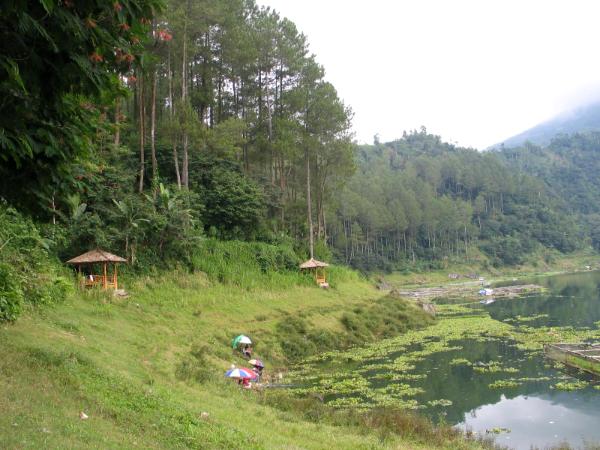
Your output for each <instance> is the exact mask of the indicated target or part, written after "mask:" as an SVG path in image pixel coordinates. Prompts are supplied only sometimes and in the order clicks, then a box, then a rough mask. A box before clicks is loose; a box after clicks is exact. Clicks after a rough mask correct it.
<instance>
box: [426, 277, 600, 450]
mask: <svg viewBox="0 0 600 450" xmlns="http://www.w3.org/2000/svg"><path fill="white" fill-rule="evenodd" d="M525 282H526V283H530V282H533V283H537V284H541V285H543V286H545V287H546V288H547V289H548V291H547V292H544V293H540V294H535V295H530V296H527V297H525V298H521V299H518V300H498V301H497V302H495V303H492V304H490V305H485V306H484V305H476V306H474V307H478V308H485V309H486V310H487V311H488V312H489V314H490V315H491V317H492V318H493V319H495V320H500V321H504V320H511V319H514V318H516V317H517V316H520V317H531V316H538V315H544V317H540V318H538V319H536V320H534V321H531V322H527V323H526V324H527V325H528V326H533V327H535V326H572V327H575V328H584V327H587V328H592V327H596V325H595V322H597V321H599V320H600V272H588V273H581V274H569V275H559V276H553V277H545V278H539V279H532V280H526V281H525ZM459 344H460V345H461V346H462V347H463V349H462V350H460V351H454V352H447V353H442V354H437V355H432V357H431V358H428V359H427V360H426V361H423V362H422V364H421V365H420V366H419V367H417V371H429V374H428V377H427V379H426V380H423V381H422V383H421V384H422V387H423V388H425V390H426V393H425V394H423V395H422V398H421V399H418V400H420V401H422V400H430V399H431V400H433V399H435V398H447V399H450V400H452V401H453V404H452V405H451V406H450V407H446V408H443V410H441V409H438V410H430V411H429V412H428V414H429V415H430V416H432V418H433V419H434V420H436V419H439V417H444V418H445V420H446V421H447V422H449V423H452V424H457V426H459V427H461V428H465V429H471V430H473V431H476V432H478V433H480V434H485V432H486V430H488V429H492V428H506V429H509V430H510V433H501V434H500V435H498V437H497V438H496V440H497V442H498V443H499V444H503V445H506V446H509V447H512V448H517V449H529V448H531V447H532V446H536V447H540V448H544V447H546V446H550V445H553V444H559V443H561V442H565V441H566V442H568V443H569V444H570V445H571V446H573V447H579V446H581V447H583V446H584V444H585V443H589V442H600V391H598V390H597V389H594V388H593V387H592V386H589V387H587V388H585V389H583V390H577V391H572V392H564V391H557V390H554V389H551V386H552V385H553V384H554V383H556V381H557V379H556V378H557V377H559V376H561V375H563V373H561V372H557V371H556V370H555V369H553V368H551V367H549V366H548V364H547V361H545V360H544V358H543V356H533V357H532V358H529V357H527V356H526V355H525V353H523V352H521V351H519V350H518V349H516V348H515V347H514V346H513V345H512V344H511V343H510V342H502V341H491V342H476V341H461V342H460V343H459ZM458 357H462V358H467V359H468V360H469V361H482V362H486V361H494V360H499V361H501V362H502V365H503V366H507V367H515V368H518V369H519V373H518V374H516V376H517V377H519V378H521V377H531V378H539V377H550V378H552V380H551V381H534V382H526V383H524V384H523V385H521V386H519V387H516V388H508V389H490V388H488V386H487V385H488V384H489V383H491V382H493V381H496V380H501V379H508V378H511V377H515V374H506V373H491V374H485V375H483V376H482V374H477V376H474V375H473V368H472V367H468V366H457V367H456V366H455V367H451V366H450V365H449V364H448V363H449V362H450V361H451V360H452V359H453V358H458ZM569 374H570V375H574V376H576V377H578V378H580V379H582V380H590V377H588V376H587V375H582V374H580V373H572V372H571V373H569ZM436 415H437V417H436Z"/></svg>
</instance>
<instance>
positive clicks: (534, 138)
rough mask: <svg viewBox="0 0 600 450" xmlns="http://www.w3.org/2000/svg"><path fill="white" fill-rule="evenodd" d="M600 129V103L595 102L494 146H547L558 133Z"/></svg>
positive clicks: (566, 133) (564, 133) (566, 112)
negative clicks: (529, 144) (527, 144)
mask: <svg viewBox="0 0 600 450" xmlns="http://www.w3.org/2000/svg"><path fill="white" fill-rule="evenodd" d="M598 130H600V103H598V102H595V103H591V104H588V105H585V106H582V107H579V108H576V109H574V110H571V111H565V112H564V113H562V114H559V115H558V116H556V117H554V118H553V119H550V120H547V121H545V122H542V123H540V124H539V125H536V126H534V127H533V128H530V129H528V130H525V131H523V132H522V133H519V134H517V135H516V136H512V137H509V138H507V139H505V140H504V141H503V142H502V143H499V144H497V145H495V146H493V147H495V148H498V147H505V148H510V147H517V146H520V145H524V144H525V143H526V142H529V143H532V144H535V145H542V146H547V145H549V144H550V142H551V141H552V140H553V139H554V138H556V137H558V135H568V134H573V133H585V132H591V131H598Z"/></svg>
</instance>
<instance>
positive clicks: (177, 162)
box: [167, 45, 181, 189]
mask: <svg viewBox="0 0 600 450" xmlns="http://www.w3.org/2000/svg"><path fill="white" fill-rule="evenodd" d="M167 73H168V77H169V107H170V114H171V123H172V126H175V123H174V117H175V104H174V103H173V73H172V72H171V46H170V45H169V52H168V54H167ZM173 162H174V164H175V177H176V179H177V187H178V188H179V189H181V176H180V175H179V156H178V155H177V135H176V133H175V132H174V133H173Z"/></svg>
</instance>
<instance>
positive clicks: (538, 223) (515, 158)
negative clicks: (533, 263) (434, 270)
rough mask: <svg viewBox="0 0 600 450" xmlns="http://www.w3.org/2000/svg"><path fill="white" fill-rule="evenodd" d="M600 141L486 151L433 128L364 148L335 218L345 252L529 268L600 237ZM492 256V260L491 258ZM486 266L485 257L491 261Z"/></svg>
mask: <svg viewBox="0 0 600 450" xmlns="http://www.w3.org/2000/svg"><path fill="white" fill-rule="evenodd" d="M598 150H600V146H599V141H598V136H597V135H594V134H591V135H575V136H573V137H564V138H561V139H557V140H555V141H553V144H552V145H551V146H550V147H549V148H547V149H542V148H539V147H532V146H529V147H524V148H519V149H513V150H508V149H507V150H503V151H498V152H479V151H476V150H473V149H465V148H459V147H455V146H453V145H450V144H447V143H444V142H442V141H441V139H440V138H439V137H437V136H433V135H430V134H427V132H426V130H425V129H422V130H421V131H419V132H416V131H415V132H412V133H410V134H406V133H405V135H404V137H403V138H402V139H400V140H397V141H394V142H390V143H387V144H376V145H368V146H362V147H361V148H359V149H358V152H357V166H358V170H357V172H356V174H355V175H354V176H353V177H352V178H351V179H350V181H349V182H348V185H347V188H346V189H345V190H344V191H343V192H342V193H341V195H340V202H339V205H338V208H337V210H336V211H335V214H332V215H331V217H330V219H329V227H330V228H329V232H330V235H329V238H330V242H331V243H332V246H333V248H334V249H335V252H336V254H338V255H340V257H341V258H342V259H343V260H344V261H345V262H346V263H348V264H352V265H354V266H356V267H361V268H365V269H374V268H385V269H390V270H391V269H398V268H410V267H415V266H425V267H442V266H444V265H446V264H447V261H448V260H452V259H454V260H467V261H468V260H473V259H477V260H481V257H482V252H483V255H484V258H483V259H484V260H489V261H490V262H491V263H493V264H495V265H504V264H519V263H521V262H523V261H524V259H525V258H526V257H527V255H528V254H530V253H531V252H534V251H537V250H543V249H556V250H558V251H560V252H563V253H564V252H570V251H573V250H575V249H576V248H578V247H582V246H584V245H586V244H587V243H588V242H589V238H590V236H593V235H594V229H595V228H594V227H593V226H588V225H587V224H591V223H593V221H594V220H597V219H596V216H593V215H586V216H585V217H582V216H581V215H582V214H587V213H590V212H594V211H596V210H597V208H598V207H600V202H599V201H598V200H597V199H598V198H599V197H598V194H600V191H599V190H598V188H597V185H598V183H597V181H596V179H594V169H593V168H594V167H595V165H596V164H597V163H596V162H594V161H593V160H594V158H595V153H596V152H597V151H598ZM486 258H487V259H486ZM483 262H484V263H485V261H483Z"/></svg>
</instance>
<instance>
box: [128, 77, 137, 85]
mask: <svg viewBox="0 0 600 450" xmlns="http://www.w3.org/2000/svg"><path fill="white" fill-rule="evenodd" d="M136 81H137V77H136V76H135V75H131V76H130V77H128V78H127V82H128V83H131V84H135V82H136Z"/></svg>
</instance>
